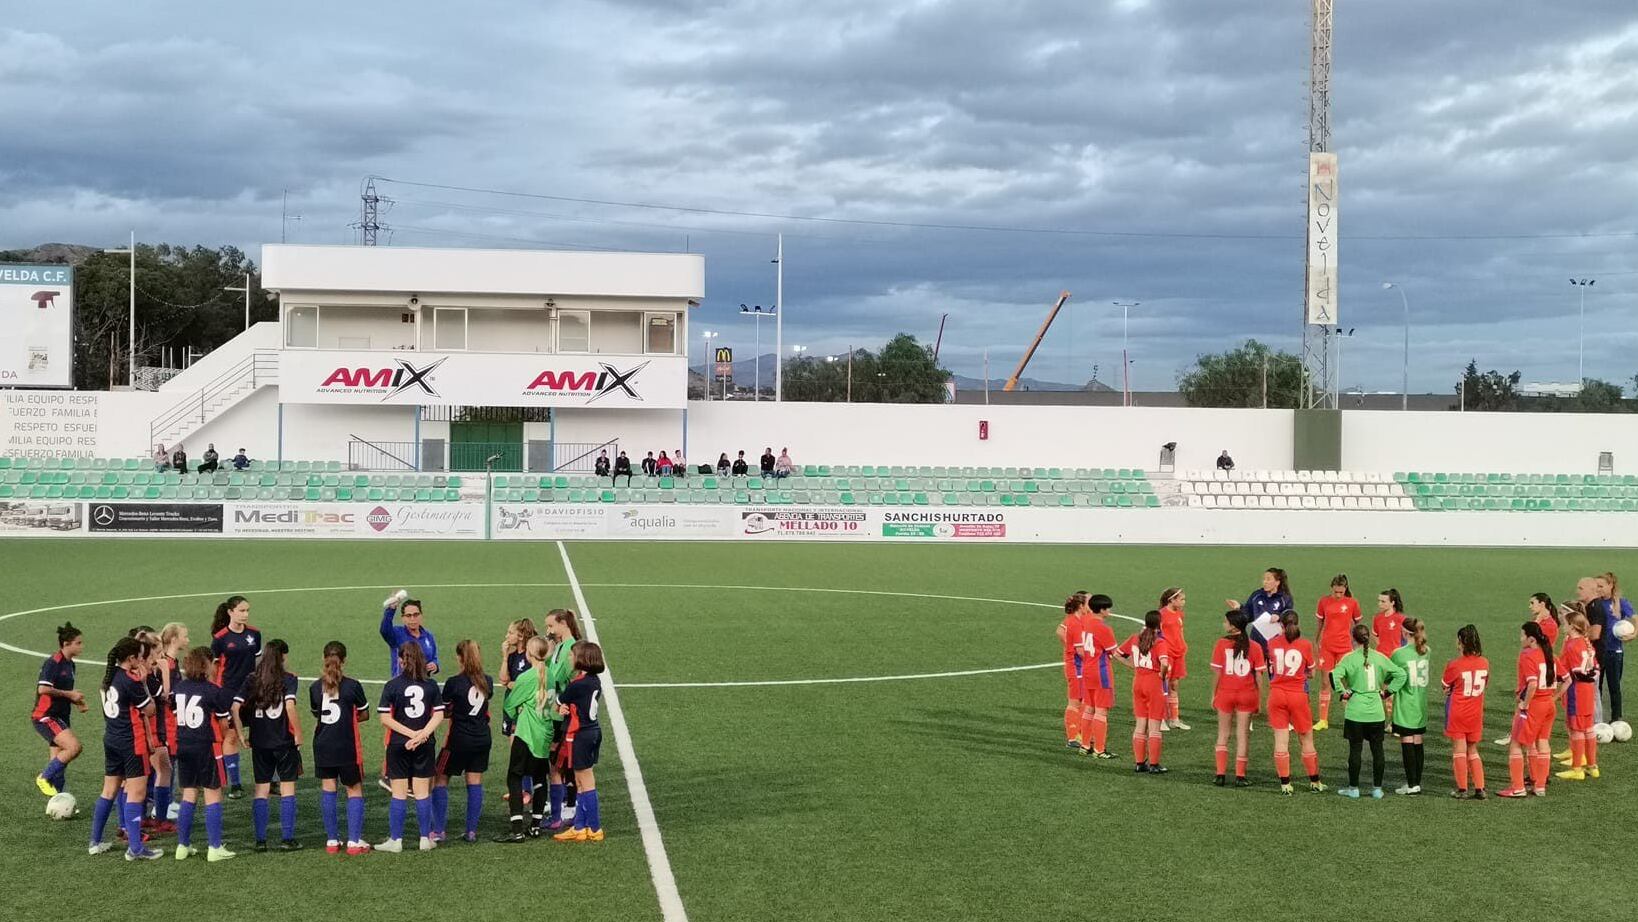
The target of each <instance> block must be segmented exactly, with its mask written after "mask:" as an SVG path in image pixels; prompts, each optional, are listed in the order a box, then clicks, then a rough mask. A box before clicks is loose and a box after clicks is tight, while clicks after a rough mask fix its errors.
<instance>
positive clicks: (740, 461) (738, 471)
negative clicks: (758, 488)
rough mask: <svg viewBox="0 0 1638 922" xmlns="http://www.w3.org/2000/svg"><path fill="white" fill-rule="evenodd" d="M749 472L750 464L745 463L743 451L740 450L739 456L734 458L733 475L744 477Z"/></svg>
mask: <svg viewBox="0 0 1638 922" xmlns="http://www.w3.org/2000/svg"><path fill="white" fill-rule="evenodd" d="M750 472H751V466H750V465H749V464H746V463H745V452H743V451H742V452H740V453H739V457H737V458H735V459H734V476H735V477H744V476H745V475H746V474H749V473H750Z"/></svg>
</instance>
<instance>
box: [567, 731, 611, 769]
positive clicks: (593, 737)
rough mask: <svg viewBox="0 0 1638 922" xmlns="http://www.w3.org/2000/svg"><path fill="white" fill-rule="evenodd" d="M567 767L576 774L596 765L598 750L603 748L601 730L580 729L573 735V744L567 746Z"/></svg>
mask: <svg viewBox="0 0 1638 922" xmlns="http://www.w3.org/2000/svg"><path fill="white" fill-rule="evenodd" d="M569 746H570V750H571V752H570V756H569V765H570V767H571V768H573V769H574V770H575V771H577V772H583V771H585V770H587V769H589V768H591V767H592V766H594V765H596V764H597V753H598V750H600V749H602V748H603V728H601V727H581V728H580V730H579V731H577V732H576V733H575V735H574V742H572V743H570V744H569Z"/></svg>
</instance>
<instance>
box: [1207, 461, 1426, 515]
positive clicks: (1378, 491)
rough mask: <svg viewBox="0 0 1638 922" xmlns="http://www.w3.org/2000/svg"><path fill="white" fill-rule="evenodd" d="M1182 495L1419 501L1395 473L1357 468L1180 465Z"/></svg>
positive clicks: (1395, 503) (1320, 505)
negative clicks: (1257, 468)
mask: <svg viewBox="0 0 1638 922" xmlns="http://www.w3.org/2000/svg"><path fill="white" fill-rule="evenodd" d="M1178 483H1179V489H1180V491H1181V495H1182V496H1183V497H1184V499H1185V500H1186V504H1187V505H1189V506H1196V507H1201V508H1206V509H1374V510H1383V511H1412V510H1414V509H1415V508H1416V506H1415V505H1414V504H1413V503H1412V501H1411V499H1410V497H1409V496H1408V495H1407V494H1406V492H1405V490H1404V488H1403V487H1402V486H1401V485H1400V484H1399V483H1397V482H1395V481H1394V480H1393V479H1392V478H1390V477H1388V476H1387V475H1384V474H1379V473H1375V472H1354V471H1251V470H1232V471H1222V470H1195V471H1180V472H1179V473H1178Z"/></svg>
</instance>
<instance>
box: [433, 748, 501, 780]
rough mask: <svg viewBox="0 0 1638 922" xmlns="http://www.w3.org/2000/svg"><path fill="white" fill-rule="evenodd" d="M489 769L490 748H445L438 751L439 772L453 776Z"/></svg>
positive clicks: (479, 772) (480, 772)
mask: <svg viewBox="0 0 1638 922" xmlns="http://www.w3.org/2000/svg"><path fill="white" fill-rule="evenodd" d="M486 771H489V750H488V749H487V748H485V749H445V750H444V751H443V752H440V753H438V774H440V775H445V776H447V777H450V778H453V777H455V776H456V775H465V774H468V773H470V772H477V773H478V774H480V775H481V774H483V773H484V772H486Z"/></svg>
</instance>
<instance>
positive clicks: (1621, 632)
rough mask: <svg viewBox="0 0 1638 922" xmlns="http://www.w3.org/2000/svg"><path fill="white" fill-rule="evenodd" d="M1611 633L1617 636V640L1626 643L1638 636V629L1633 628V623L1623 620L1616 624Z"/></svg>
mask: <svg viewBox="0 0 1638 922" xmlns="http://www.w3.org/2000/svg"><path fill="white" fill-rule="evenodd" d="M1610 633H1612V634H1614V635H1615V639H1616V640H1619V641H1621V642H1622V643H1626V642H1627V641H1629V640H1631V639H1632V638H1633V635H1638V628H1635V627H1633V626H1632V622H1631V621H1627V620H1625V619H1622V620H1620V621H1617V622H1615V627H1612V628H1610Z"/></svg>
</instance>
